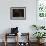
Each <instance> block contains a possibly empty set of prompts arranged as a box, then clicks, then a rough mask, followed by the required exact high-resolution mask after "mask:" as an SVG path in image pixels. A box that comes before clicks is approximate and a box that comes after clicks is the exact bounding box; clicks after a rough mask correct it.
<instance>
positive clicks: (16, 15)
mask: <svg viewBox="0 0 46 46" xmlns="http://www.w3.org/2000/svg"><path fill="white" fill-rule="evenodd" d="M10 19H11V20H25V19H26V7H11V8H10Z"/></svg>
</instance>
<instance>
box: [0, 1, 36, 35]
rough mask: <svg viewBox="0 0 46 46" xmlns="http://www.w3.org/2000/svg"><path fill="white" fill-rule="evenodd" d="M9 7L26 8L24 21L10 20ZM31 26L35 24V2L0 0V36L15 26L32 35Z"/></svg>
mask: <svg viewBox="0 0 46 46" xmlns="http://www.w3.org/2000/svg"><path fill="white" fill-rule="evenodd" d="M10 7H26V20H10ZM32 24H36V0H0V34H2V33H4V32H6V31H7V30H8V29H9V28H11V27H16V26H17V27H19V31H20V32H30V34H31V35H32V32H33V31H32V29H31V27H30V26H31V25H32ZM8 31H9V30H8ZM8 31H7V32H8Z"/></svg>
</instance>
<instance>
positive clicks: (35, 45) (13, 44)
mask: <svg viewBox="0 0 46 46" xmlns="http://www.w3.org/2000/svg"><path fill="white" fill-rule="evenodd" d="M0 46H4V43H3V42H2V43H1V42H0ZM8 46H15V42H14V43H12V42H10V43H8ZM24 46H25V45H24ZM30 46H37V43H34V42H32V43H30ZM42 46H46V43H44V45H42Z"/></svg>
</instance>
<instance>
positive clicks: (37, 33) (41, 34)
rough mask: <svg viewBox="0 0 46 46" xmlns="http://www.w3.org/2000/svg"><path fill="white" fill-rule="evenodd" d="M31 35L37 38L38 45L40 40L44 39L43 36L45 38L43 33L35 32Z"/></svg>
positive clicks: (45, 34)
mask: <svg viewBox="0 0 46 46" xmlns="http://www.w3.org/2000/svg"><path fill="white" fill-rule="evenodd" d="M33 35H34V36H35V37H36V38H37V41H38V42H39V43H40V40H41V39H42V38H45V37H44V36H46V33H45V32H35V33H34V34H33Z"/></svg>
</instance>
